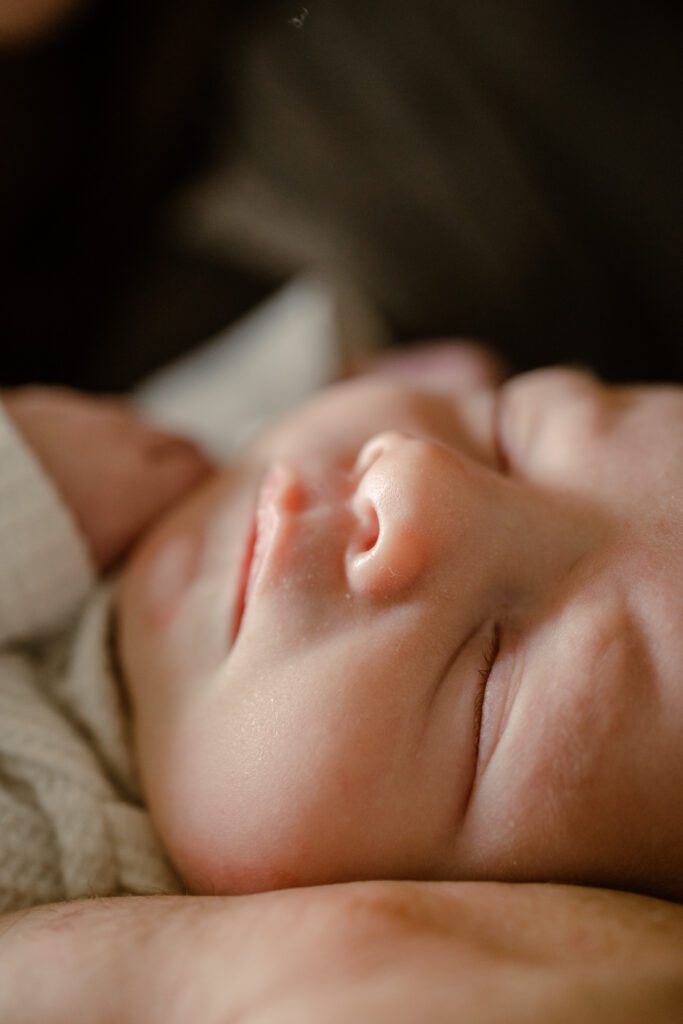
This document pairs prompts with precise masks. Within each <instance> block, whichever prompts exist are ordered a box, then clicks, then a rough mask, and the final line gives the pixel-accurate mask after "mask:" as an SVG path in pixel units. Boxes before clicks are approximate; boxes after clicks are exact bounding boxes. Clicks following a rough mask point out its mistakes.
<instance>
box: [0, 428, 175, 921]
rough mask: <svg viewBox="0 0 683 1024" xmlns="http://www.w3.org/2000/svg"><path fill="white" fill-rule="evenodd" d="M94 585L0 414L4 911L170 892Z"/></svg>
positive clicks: (105, 612) (65, 522)
mask: <svg viewBox="0 0 683 1024" xmlns="http://www.w3.org/2000/svg"><path fill="white" fill-rule="evenodd" d="M93 582H94V577H93V573H92V569H91V567H90V563H89V560H88V556H87V553H86V551H85V548H84V545H83V543H82V541H81V539H80V537H79V535H78V532H77V529H76V527H75V525H74V524H73V522H72V520H71V518H70V516H69V514H68V512H67V510H66V509H65V508H64V506H63V505H62V504H61V502H60V499H59V497H58V494H57V491H56V490H55V488H54V487H53V486H52V484H51V483H50V481H49V480H48V479H47V478H46V477H45V475H44V474H43V472H42V470H41V469H40V466H39V464H38V462H37V461H36V459H35V458H34V457H33V456H32V454H31V452H30V451H29V450H28V448H27V447H26V445H25V444H24V443H23V441H22V440H21V438H20V437H19V436H18V435H17V433H16V431H15V430H14V429H13V428H12V425H11V423H10V422H9V420H8V418H7V417H6V415H5V414H4V413H2V411H1V410H0V638H1V642H2V648H1V649H0V912H2V911H7V910H10V909H15V908H19V907H26V906H32V905H34V904H38V903H43V902H47V901H51V900H59V899H74V898H77V897H81V896H94V895H110V894H111V895H113V894H118V893H154V892H174V891H178V889H179V886H178V882H177V879H176V878H175V876H174V874H173V873H172V871H171V870H170V868H169V867H168V864H167V862H166V860H165V857H164V854H163V852H162V850H161V847H160V845H159V842H158V840H157V838H156V836H155V834H154V831H153V829H152V826H151V823H150V820H149V816H148V814H147V812H146V810H145V809H144V807H143V806H142V803H141V801H140V796H139V789H138V785H137V780H136V775H135V769H134V765H133V761H132V755H131V744H130V740H129V736H128V726H127V723H126V718H125V714H124V708H123V707H122V704H121V699H120V697H119V693H118V690H117V686H116V680H115V676H114V673H113V671H112V666H111V664H110V658H109V628H110V626H109V623H110V606H111V592H110V589H109V588H108V587H107V586H103V585H102V586H100V587H99V588H97V589H95V590H92V584H93ZM89 591H90V596H89V597H88V599H87V601H86V600H85V599H86V596H87V595H88V593H89ZM84 602H85V604H84ZM81 606H83V610H82V611H81V613H80V615H79V614H78V613H79V609H80V608H81Z"/></svg>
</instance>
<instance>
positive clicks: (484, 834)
mask: <svg viewBox="0 0 683 1024" xmlns="http://www.w3.org/2000/svg"><path fill="white" fill-rule="evenodd" d="M444 383H445V384H446V385H447V384H448V382H447V381H442V384H444ZM682 610H683V389H681V388H675V387H672V388H645V387H636V388H618V389H617V388H608V387H605V386H603V385H602V384H601V383H599V382H598V381H597V380H595V379H594V378H593V377H591V376H589V375H587V374H583V373H577V372H573V371H565V370H548V371H540V372H536V373H532V374H527V375H525V376H522V377H518V378H513V379H512V380H510V381H509V382H508V383H507V384H505V385H504V386H503V387H502V388H500V389H493V388H491V389H486V388H482V389H480V390H476V391H472V392H471V393H470V394H467V395H455V394H450V395H449V394H448V391H447V386H446V387H445V388H442V390H441V391H439V392H437V391H430V390H415V389H414V388H410V387H406V386H403V385H400V384H397V383H396V382H394V381H387V380H382V379H379V378H365V379H360V380H358V381H355V382H351V383H347V384H343V385H340V386H338V387H336V388H333V389H331V390H329V391H327V392H324V393H323V394H321V395H320V396H318V397H317V398H315V399H314V400H313V401H312V402H310V403H309V404H307V405H305V406H303V407H302V408H301V409H300V410H298V411H297V412H296V413H294V414H293V415H291V416H290V417H289V418H288V419H287V420H286V421H284V422H282V423H280V424H279V425H278V426H277V427H276V428H275V429H274V430H272V431H271V432H270V433H269V434H268V435H267V436H266V437H264V438H263V439H262V440H261V441H260V442H259V443H258V444H256V445H255V446H254V447H253V448H252V449H251V450H250V451H249V452H248V453H247V454H246V455H245V457H244V458H243V460H242V461H241V462H239V463H238V464H236V465H234V466H232V467H230V468H229V469H226V470H225V472H224V473H222V474H221V475H220V476H218V477H216V478H215V479H214V480H212V481H211V482H209V483H208V484H207V485H205V486H204V487H203V489H202V490H201V491H199V492H197V493H196V494H195V495H194V496H193V497H192V498H191V499H190V500H188V501H187V502H186V503H185V504H184V505H183V506H182V507H181V508H179V509H178V510H176V511H174V512H173V513H172V514H171V515H170V516H169V517H168V518H167V519H166V520H165V521H164V522H163V523H162V524H161V526H160V527H158V528H157V530H156V531H155V532H154V533H153V534H152V535H151V536H150V538H149V539H148V540H147V541H146V543H145V544H144V545H143V546H142V548H141V549H140V550H139V552H138V553H137V554H136V556H135V557H134V558H133V560H132V562H131V564H130V566H129V567H128V569H127V571H126V574H125V576H124V580H123V585H122V589H121V595H120V606H119V619H120V635H121V653H122V661H123V666H124V673H125V675H126V678H127V684H128V686H129V689H130V693H131V697H132V705H133V715H134V728H135V738H136V744H137V751H138V758H139V764H140V770H141V775H142V780H143V785H144V790H145V794H146V797H147V799H148V802H149V806H150V809H151V813H152V815H153V818H154V820H155V822H156V825H157V828H158V831H159V833H160V835H161V837H162V840H163V842H164V844H165V846H166V848H167V850H168V853H169V855H170V857H171V859H172V860H173V862H174V863H175V865H176V867H177V868H178V870H179V871H180V873H181V875H182V876H183V878H184V879H185V881H186V882H187V884H188V886H189V888H190V889H192V890H193V891H198V892H217V893H237V892H251V891H255V890H260V889H267V888H276V887H282V886H290V885H303V884H315V883H322V882H332V881H343V880H347V879H362V878H378V877H386V878H404V877H411V878H437V879H502V880H531V879H536V880H538V879H552V880H565V881H581V882H586V883H589V884H598V885H603V884H604V885H611V886H623V887H629V888H636V889H644V890H649V891H653V892H659V893H662V894H668V895H673V896H680V895H681V894H682V893H683V882H682V880H683V678H682V668H681V666H682V665H683V612H682Z"/></svg>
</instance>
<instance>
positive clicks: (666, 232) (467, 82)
mask: <svg viewBox="0 0 683 1024" xmlns="http://www.w3.org/2000/svg"><path fill="white" fill-rule="evenodd" d="M682 26H683V13H682V10H681V8H680V6H679V5H669V4H665V3H660V2H657V0H648V2H645V0H642V2H634V0H631V2H629V0H622V2H621V3H619V4H616V3H609V2H606V3H601V4H596V3H594V2H584V0H575V2H568V0H559V2H555V0H545V2H542V0H527V2H521V0H476V2H472V0H468V2H459V0H420V2H419V3H415V4H403V3H399V2H398V0H394V2H389V0H373V2H371V3H368V2H362V0H307V2H306V4H305V5H301V4H297V3H291V2H287V3H284V2H270V3H268V2H264V3H261V4H259V3H256V2H246V0H245V2H244V3H239V2H237V0H231V2H227V0H224V2H220V0H193V3H192V4H188V3H184V2H180V0H165V2H162V0H148V2H146V3H144V2H127V0H90V2H89V3H86V4H85V5H84V6H83V7H82V9H77V10H75V11H74V12H72V14H71V15H70V17H69V18H67V19H66V20H65V21H64V23H63V24H61V25H60V26H59V27H58V28H54V29H53V30H52V31H50V32H46V33H44V34H42V35H41V36H37V37H36V38H32V39H27V40H23V41H19V42H17V41H13V42H12V43H8V42H6V43H5V44H4V45H1V46H0V240H1V242H2V245H1V249H0V344H1V345H2V349H1V351H2V361H1V363H0V383H1V384H3V385H5V386H7V385H11V384H15V383H20V382H23V381H29V380H40V381H44V382H63V383H70V384H73V385H77V386H81V387H86V388H89V389H94V390H103V389H104V390H117V389H121V388H126V387H128V386H130V385H131V384H133V383H134V382H135V381H136V380H138V379H139V378H140V376H141V375H143V374H145V373H147V372H149V371H150V370H151V369H152V368H154V367H155V366H157V365H158V364H159V363H161V362H163V361H165V360H167V359H168V358H171V357H173V356H174V355H177V354H179V353H180V352H183V351H185V350H186V349H188V348H189V347H191V346H192V345H193V344H195V343H197V342H198V341H201V340H203V339H204V338H206V336H207V335H209V334H210V333H212V332H214V331H216V330H217V329H219V328H220V327H222V326H223V325H224V324H226V323H229V322H230V321H231V320H233V319H234V318H235V317H237V316H239V315H240V314H241V313H243V312H244V311H246V310H247V309H249V308H250V307H251V306H252V305H254V304H255V303H256V302H258V301H259V300H260V299H262V298H263V297H265V296H266V295H267V294H268V293H269V292H270V291H271V290H272V289H273V288H275V287H276V286H277V285H278V284H279V283H280V282H282V281H284V280H285V279H287V278H288V277H289V276H291V275H292V274H294V273H297V272H300V271H301V270H305V269H310V268H316V269H324V270H327V271H330V272H332V273H334V274H337V275H340V276H342V277H345V278H350V279H351V280H353V281H354V282H355V283H356V284H357V285H359V286H360V287H361V288H362V289H363V290H364V291H365V292H366V294H367V295H368V296H369V297H370V298H371V299H372V300H373V301H374V302H375V303H376V304H377V306H378V307H379V308H380V310H381V311H382V312H383V314H384V315H385V317H386V318H387V321H388V323H389V325H390V327H391V331H392V333H393V336H394V338H395V339H396V341H397V342H400V341H401V340H405V339H408V338H413V337H428V336H434V335H437V336H439V335H440V336H444V335H467V336H475V337H480V338H484V339H487V340H489V341H491V342H493V343H494V344H495V345H497V346H499V347H500V348H501V349H502V350H503V352H504V353H505V354H506V355H507V357H508V358H509V360H510V361H511V363H512V364H513V366H514V367H515V368H517V369H525V368H528V367H531V366H534V365H538V364H544V363H548V362H554V361H571V362H582V363H589V364H592V365H593V366H595V367H596V368H597V369H598V370H599V371H600V372H602V373H603V374H605V375H606V376H607V377H610V378H612V379H629V378H634V379H635V378H640V379H657V378H660V379H670V380H681V379H683V344H682V342H681V337H682V331H681V328H682V326H683V293H682V289H681V268H682V265H683V261H682V259H681V223H682V218H681V204H682V200H681V194H682V188H681V186H682V184H683V182H682V168H683V160H682V152H681V132H680V127H679V121H680V109H681V99H682V90H681V80H682V77H683V60H682V56H683V53H682V47H681V42H682V38H683V33H682V31H681V29H682Z"/></svg>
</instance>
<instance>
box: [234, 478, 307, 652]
mask: <svg viewBox="0 0 683 1024" xmlns="http://www.w3.org/2000/svg"><path fill="white" fill-rule="evenodd" d="M303 501H304V489H303V485H302V484H301V482H300V480H299V479H298V477H297V476H296V475H295V474H294V472H293V470H292V469H291V468H290V467H289V466H287V465H285V464H283V463H280V462H278V463H274V464H273V465H272V466H270V467H269V468H268V469H267V470H266V472H265V473H264V475H263V477H262V479H261V484H260V486H259V488H258V492H257V496H256V502H255V507H254V512H253V515H252V520H251V526H250V529H249V533H248V534H247V539H246V543H245V546H244V556H243V558H242V564H241V566H240V571H239V575H238V582H237V595H236V600H235V611H234V615H233V626H232V631H231V634H232V635H231V642H232V643H233V644H234V643H235V641H236V640H237V636H238V634H239V631H240V627H241V625H242V621H243V619H244V615H245V612H246V609H247V606H248V604H249V600H250V598H251V595H252V594H253V592H254V588H255V586H256V584H257V582H258V580H259V577H260V576H261V574H262V571H263V570H264V568H265V566H266V562H267V560H268V555H269V552H270V551H271V548H272V547H273V546H274V541H275V538H276V535H277V533H278V530H279V526H280V523H281V521H282V519H283V517H285V516H286V515H288V514H291V513H296V512H298V511H300V510H301V506H302V503H303Z"/></svg>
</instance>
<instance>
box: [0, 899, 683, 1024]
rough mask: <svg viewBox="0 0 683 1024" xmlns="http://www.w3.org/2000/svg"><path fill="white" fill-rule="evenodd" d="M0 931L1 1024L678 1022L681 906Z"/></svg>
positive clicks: (539, 906) (86, 911)
mask: <svg viewBox="0 0 683 1024" xmlns="http://www.w3.org/2000/svg"><path fill="white" fill-rule="evenodd" d="M0 923H1V925H2V931H1V932H0V1019H1V1020H3V1021H6V1022H7V1024H34V1022H35V1024H62V1022H64V1024H67V1022H68V1024H81V1022H83V1024H85V1022H87V1024H93V1022H95V1024H97V1022H103V1024H104V1022H108V1021H116V1022H117V1024H129V1022H137V1021H140V1022H143V1021H144V1022H145V1024H157V1022H158V1024H185V1022H190V1021H197V1020H201V1021H202V1022H203V1024H219V1022H221V1024H223V1022H225V1021H227V1020H239V1021H241V1022H245V1024H295V1022H297V1024H298V1022H300V1021H309V1020H310V1021H316V1022H320V1024H342V1022H346V1021H350V1020H368V1021H373V1022H378V1024H383V1022H385V1021H386V1022H387V1024H388V1022H391V1024H396V1022H398V1024H401V1022H403V1021H405V1022H406V1024H408V1022H412V1021H415V1020H428V1021H430V1022H435V1024H438V1022H441V1021H443V1022H447V1021H448V1022H452V1021H454V1020H467V1021H468V1022H469V1024H494V1022H501V1024H502V1022H503V1021H505V1024H517V1022H520V1024H521V1022H522V1021H532V1020H533V1021H536V1020H542V1021H544V1022H545V1024H564V1022H567V1024H569V1022H574V1021H577V1020H580V1021H582V1022H583V1024H611V1022H615V1024H616V1022H619V1024H641V1022H642V1021H644V1020H647V1021H648V1022H649V1024H669V1022H671V1024H674V1022H677V1021H680V1014H681V1008H682V1007H683V908H681V907H678V906H675V905H673V904H668V903H664V902H661V901H658V900H652V899H648V898H645V897H641V896H633V895H630V894H626V893H615V892H607V891H604V890H588V889H581V888H572V887H564V886H551V885H546V886H538V885H502V884H497V883H488V882H487V883H451V882H442V883H433V882H365V883H353V884H347V885H339V886H327V887H320V888H314V889H300V890H287V891H280V892H273V893H267V894H263V895H257V896H246V897H234V898H211V897H208V898H207V897H153V898H148V899H139V898H133V897H127V898H120V899H110V900H101V901H92V902H84V901H80V902H74V903H68V904H62V905H59V906H57V905H54V906H49V907H42V908H36V909H33V910H30V911H28V912H24V913H18V914H12V915H8V916H6V917H5V918H3V919H2V921H1V922H0Z"/></svg>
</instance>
